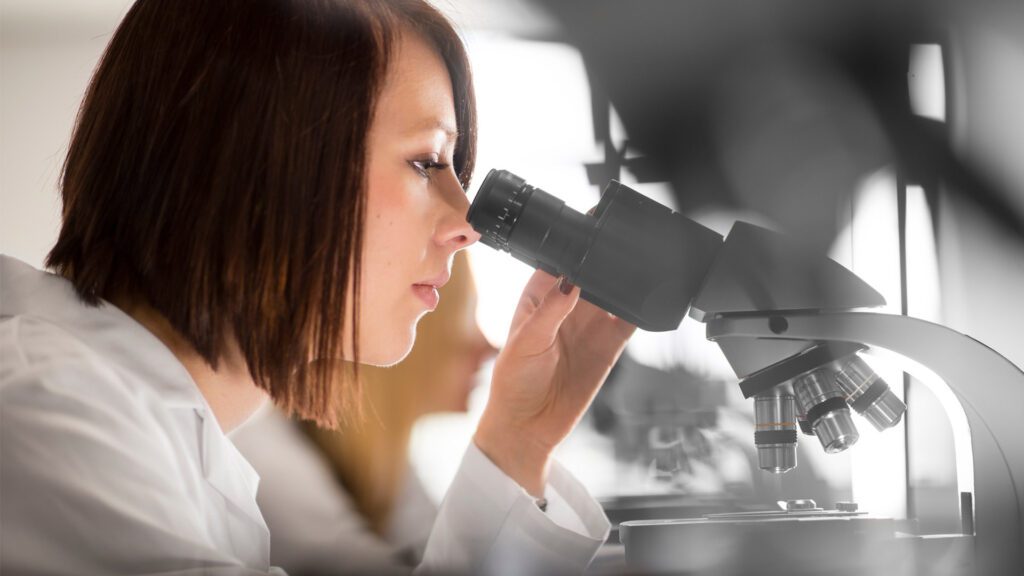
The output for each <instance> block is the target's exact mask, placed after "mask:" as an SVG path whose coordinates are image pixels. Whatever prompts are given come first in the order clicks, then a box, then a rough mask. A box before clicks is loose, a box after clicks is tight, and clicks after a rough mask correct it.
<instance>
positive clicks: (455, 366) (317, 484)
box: [231, 252, 497, 575]
mask: <svg viewBox="0 0 1024 576" xmlns="http://www.w3.org/2000/svg"><path fill="white" fill-rule="evenodd" d="M440 293H441V301H440V303H439V304H438V306H437V309H436V310H435V311H434V312H432V313H430V314H428V315H427V316H425V317H424V318H423V320H421V321H420V323H419V326H418V327H417V331H416V332H417V334H416V342H415V344H414V345H413V348H412V351H411V352H410V353H409V355H408V356H406V357H405V359H404V360H402V361H401V362H399V363H398V364H396V365H395V366H392V367H389V368H379V367H367V368H365V369H364V370H362V371H361V372H360V379H361V383H362V387H361V398H360V399H361V401H362V403H363V408H364V413H365V414H366V415H367V417H366V419H365V420H363V421H349V422H346V423H344V424H343V425H342V426H341V428H339V429H335V430H332V429H328V428H321V427H319V426H317V425H316V424H315V423H311V422H305V423H298V422H295V421H292V420H289V419H288V418H287V417H286V416H285V415H284V414H283V413H281V411H280V410H276V409H273V408H271V407H270V406H269V405H268V407H267V408H265V409H263V410H262V411H261V413H259V414H257V415H256V416H254V417H253V418H252V419H251V420H250V421H249V422H247V423H246V424H245V425H243V426H241V427H240V428H239V429H238V430H236V431H235V432H233V433H232V434H231V439H232V441H233V442H234V443H235V445H236V446H237V447H238V449H239V450H240V451H241V452H242V455H243V456H245V457H246V459H247V460H248V461H249V462H250V463H251V464H252V465H253V467H254V468H255V469H256V471H257V472H258V473H259V475H260V487H259V491H258V492H257V496H256V500H257V502H258V503H259V506H260V510H261V511H262V512H263V517H264V519H265V520H266V521H267V526H268V527H269V528H270V537H271V541H272V542H273V543H274V544H273V547H272V548H271V552H270V557H271V561H272V562H273V563H274V564H277V565H279V566H281V567H283V568H285V569H286V570H288V572H289V573H291V574H296V575H301V574H365V573H373V574H380V573H387V572H388V571H394V572H395V573H399V574H400V573H403V572H405V571H407V570H408V568H407V566H413V565H415V564H417V563H418V562H419V560H420V559H421V557H422V554H423V550H424V549H425V547H426V544H427V538H428V537H429V536H430V529H431V527H432V526H433V524H434V520H435V519H436V517H437V503H436V502H434V501H433V500H432V499H431V498H430V496H429V495H428V494H427V492H426V490H425V489H424V487H423V485H422V483H421V481H420V479H419V477H418V476H417V474H416V472H415V470H413V468H412V467H411V466H410V462H409V458H408V449H409V440H410V436H411V434H412V430H413V426H414V425H415V423H416V421H417V420H418V419H419V418H420V417H421V416H425V415H427V414H433V413H438V412H465V411H466V410H467V409H468V407H469V395H470V392H472V390H473V388H474V387H475V386H476V384H477V381H478V376H479V374H478V373H479V372H480V369H481V368H482V366H483V365H484V364H485V363H486V362H487V361H488V360H490V359H491V358H492V357H493V356H494V355H495V354H496V353H497V350H496V349H495V348H494V347H493V346H491V344H490V343H489V342H488V341H487V339H486V338H485V337H484V335H483V333H482V332H481V331H480V327H479V325H478V324H477V320H476V302H477V297H476V285H475V283H474V281H473V276H472V270H471V268H470V265H469V259H468V257H467V256H466V253H465V252H459V253H457V254H456V255H455V260H454V261H453V263H452V275H451V279H450V280H449V282H448V283H447V284H446V285H445V286H444V287H443V288H441V289H440ZM403 566H406V568H404V569H403V568H402V567H403Z"/></svg>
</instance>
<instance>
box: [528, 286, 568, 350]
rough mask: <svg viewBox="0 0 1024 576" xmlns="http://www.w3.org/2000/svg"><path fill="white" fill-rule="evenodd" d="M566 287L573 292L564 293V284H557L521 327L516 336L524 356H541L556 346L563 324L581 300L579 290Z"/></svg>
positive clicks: (549, 290)
mask: <svg viewBox="0 0 1024 576" xmlns="http://www.w3.org/2000/svg"><path fill="white" fill-rule="evenodd" d="M566 285H567V286H569V287H570V288H571V290H569V292H568V293H562V291H561V290H560V287H561V286H562V282H561V281H559V282H555V283H554V285H553V286H551V288H549V289H548V292H547V294H545V295H544V300H542V301H541V303H540V304H539V305H538V306H537V308H536V309H535V310H534V311H533V313H532V314H530V316H529V317H528V318H526V319H525V320H523V322H522V324H521V325H520V326H519V329H518V330H517V334H516V336H517V340H518V341H519V345H520V346H522V347H523V350H522V352H523V353H524V354H527V355H529V354H539V353H541V352H543V351H545V350H547V349H548V348H550V347H551V345H552V344H554V342H555V338H556V337H557V336H558V329H559V328H560V327H561V326H562V322H564V321H565V319H566V317H567V316H569V314H570V313H571V312H572V311H573V308H575V307H576V303H577V302H579V299H580V290H579V288H577V287H575V286H572V285H571V284H568V283H566Z"/></svg>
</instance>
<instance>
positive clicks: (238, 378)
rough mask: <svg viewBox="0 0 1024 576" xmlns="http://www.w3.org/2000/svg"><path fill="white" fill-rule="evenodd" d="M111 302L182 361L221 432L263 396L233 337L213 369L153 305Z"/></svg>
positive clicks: (248, 412)
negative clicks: (211, 411)
mask: <svg viewBox="0 0 1024 576" xmlns="http://www.w3.org/2000/svg"><path fill="white" fill-rule="evenodd" d="M112 303H113V304H114V305H115V306H117V307H118V308H120V309H121V310H123V311H124V312H125V314H128V315H129V316H131V317H132V318H134V319H135V321H136V322H138V323H139V324H142V326H143V327H145V328H146V329H147V330H149V331H150V332H152V333H153V335H154V336H156V337H157V338H158V339H159V340H160V341H161V342H163V344H164V346H167V348H168V349H169V350H170V351H171V353H172V354H174V356H175V357H176V358H177V359H178V361H179V362H181V364H182V366H184V367H185V370H187V371H188V373H189V375H190V376H191V377H192V380H193V381H194V382H195V384H196V387H197V388H199V392H200V393H201V394H202V395H203V397H204V398H205V399H206V403H207V404H209V405H210V409H211V410H213V414H214V417H216V418H217V423H218V424H220V428H221V430H223V431H224V433H228V432H230V431H231V430H234V429H235V428H236V427H238V426H239V425H240V424H242V423H243V422H245V421H246V420H247V419H248V418H249V417H250V416H252V414H253V413H254V412H256V410H258V409H259V407H260V406H261V405H262V404H263V402H264V401H265V400H266V392H264V391H263V390H262V389H260V388H259V387H258V386H256V382H255V381H254V380H253V378H252V375H251V374H250V373H249V367H248V364H247V363H246V361H245V357H244V356H243V355H242V352H241V350H240V349H239V347H238V341H237V340H235V338H234V337H230V338H229V339H228V342H227V346H226V347H225V352H224V354H222V355H221V357H220V359H219V360H218V362H217V369H216V370H215V369H214V368H213V367H212V366H210V364H209V363H207V361H206V359H204V358H203V357H202V356H201V355H200V354H199V352H197V351H196V349H195V348H194V347H193V346H192V345H191V344H190V343H189V342H188V340H186V339H185V337H183V336H182V335H181V334H180V333H179V332H178V331H177V330H175V329H174V327H173V326H171V323H170V322H169V321H168V320H167V318H165V317H164V316H163V315H162V314H160V313H159V312H157V311H156V310H155V309H154V308H153V307H151V306H149V305H148V304H145V303H140V302H129V301H127V300H125V299H114V300H112Z"/></svg>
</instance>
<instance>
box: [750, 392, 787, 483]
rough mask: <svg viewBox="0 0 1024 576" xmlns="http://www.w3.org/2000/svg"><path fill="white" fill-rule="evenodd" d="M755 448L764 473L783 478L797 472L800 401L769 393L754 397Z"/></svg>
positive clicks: (785, 393)
mask: <svg viewBox="0 0 1024 576" xmlns="http://www.w3.org/2000/svg"><path fill="white" fill-rule="evenodd" d="M754 444H755V445H756V446H757V465H758V467H759V468H761V470H767V471H768V472H773V473H775V474H782V473H784V472H788V471H790V470H792V469H793V468H796V401H795V400H794V398H793V395H792V394H790V393H788V392H785V391H782V390H779V389H778V388H775V389H772V390H769V391H767V392H764V393H762V394H758V395H757V396H755V397H754Z"/></svg>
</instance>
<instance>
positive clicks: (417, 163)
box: [409, 160, 448, 178]
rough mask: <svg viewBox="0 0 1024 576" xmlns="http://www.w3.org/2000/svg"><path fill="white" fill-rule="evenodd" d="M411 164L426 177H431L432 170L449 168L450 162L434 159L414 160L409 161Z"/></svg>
mask: <svg viewBox="0 0 1024 576" xmlns="http://www.w3.org/2000/svg"><path fill="white" fill-rule="evenodd" d="M409 165H410V166H412V168H413V170H415V171H416V172H417V173H419V175H420V176H422V177H424V178H430V171H431V170H444V169H446V168H448V164H444V163H443V162H434V161H433V160H413V161H411V162H409Z"/></svg>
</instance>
